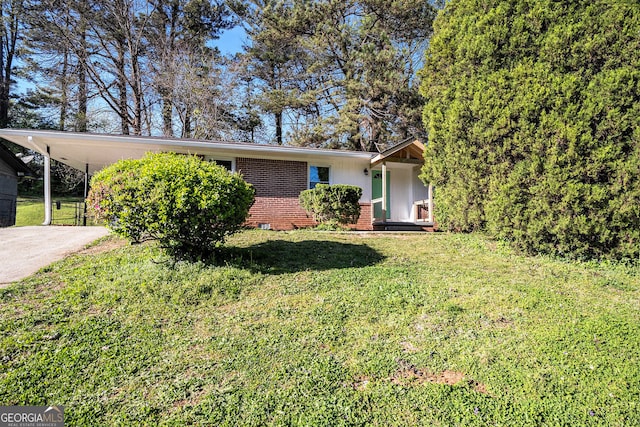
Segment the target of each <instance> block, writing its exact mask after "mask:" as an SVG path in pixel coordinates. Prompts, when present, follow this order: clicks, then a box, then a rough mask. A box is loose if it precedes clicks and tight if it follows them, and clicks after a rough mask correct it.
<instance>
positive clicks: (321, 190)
mask: <svg viewBox="0 0 640 427" xmlns="http://www.w3.org/2000/svg"><path fill="white" fill-rule="evenodd" d="M360 197H362V188H360V187H356V186H354V185H344V184H337V185H327V184H318V185H316V187H315V188H313V189H311V190H305V191H303V192H301V193H300V196H299V200H300V205H301V206H302V208H303V209H304V210H306V211H307V212H308V213H310V214H311V215H313V219H314V220H316V221H317V222H319V223H321V224H324V225H328V226H337V225H347V224H355V223H356V222H358V218H360V203H359V201H360Z"/></svg>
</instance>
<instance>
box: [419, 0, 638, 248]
mask: <svg viewBox="0 0 640 427" xmlns="http://www.w3.org/2000/svg"><path fill="white" fill-rule="evenodd" d="M421 77H422V85H421V91H422V94H423V96H424V97H425V98H426V106H425V109H424V121H425V124H426V126H427V128H428V132H429V144H428V146H427V149H426V152H425V165H424V168H423V173H422V178H423V180H425V182H432V183H434V184H436V185H437V186H438V198H437V200H436V203H437V212H438V222H439V223H440V225H441V227H445V228H448V229H450V230H459V231H472V230H486V231H488V232H489V233H491V234H492V235H494V236H496V237H499V238H502V239H506V240H508V241H511V242H512V243H513V244H514V245H515V246H517V247H519V248H522V249H524V250H526V251H530V252H543V253H552V254H559V255H565V256H570V257H586V258H594V257H595V258H599V257H612V258H638V256H639V255H640V6H639V5H638V2H627V1H621V0H620V1H615V0H614V1H609V0H571V1H569V0H561V1H556V0H508V1H507V0H487V1H478V0H451V1H450V2H447V5H446V7H445V8H444V9H443V10H442V11H441V13H440V15H439V16H438V18H437V20H436V23H435V33H434V36H433V38H432V40H431V43H430V47H429V49H428V51H427V54H426V63H425V66H424V69H423V70H422V72H421Z"/></svg>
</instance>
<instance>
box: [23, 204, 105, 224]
mask: <svg viewBox="0 0 640 427" xmlns="http://www.w3.org/2000/svg"><path fill="white" fill-rule="evenodd" d="M83 200H84V199H83V198H82V197H53V198H52V202H53V204H54V206H53V210H52V211H51V213H52V217H53V222H52V223H53V224H56V225H74V223H75V221H76V204H77V203H81V202H82V201H83ZM57 201H59V202H60V209H57V206H56V204H55V203H56V202H57ZM43 203H44V202H43V199H42V198H41V197H19V198H18V203H17V207H16V226H18V227H22V226H26V225H40V224H42V222H43V221H44V204H43ZM93 224H94V223H93V221H92V220H89V225H93Z"/></svg>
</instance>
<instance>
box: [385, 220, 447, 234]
mask: <svg viewBox="0 0 640 427" xmlns="http://www.w3.org/2000/svg"><path fill="white" fill-rule="evenodd" d="M373 230H374V231H416V232H421V231H434V230H435V228H434V225H433V224H424V225H422V224H415V223H413V222H379V223H374V224H373Z"/></svg>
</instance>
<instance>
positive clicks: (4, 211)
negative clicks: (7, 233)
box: [0, 143, 31, 227]
mask: <svg viewBox="0 0 640 427" xmlns="http://www.w3.org/2000/svg"><path fill="white" fill-rule="evenodd" d="M25 175H31V170H30V169H29V168H28V167H27V165H25V164H24V163H23V162H22V160H20V159H18V158H17V157H16V156H15V155H14V154H13V153H12V152H11V151H10V150H9V149H8V148H6V147H5V146H4V145H3V144H2V143H0V227H10V226H12V225H15V223H16V202H17V198H18V178H19V177H21V176H25Z"/></svg>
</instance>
